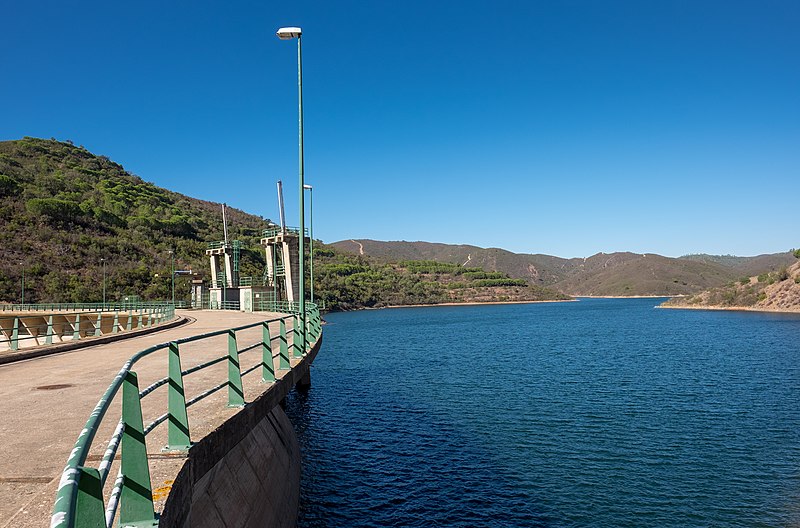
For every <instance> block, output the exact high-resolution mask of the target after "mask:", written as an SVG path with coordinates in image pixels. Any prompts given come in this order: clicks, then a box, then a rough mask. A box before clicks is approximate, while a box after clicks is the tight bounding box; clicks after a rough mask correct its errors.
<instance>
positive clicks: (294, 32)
mask: <svg viewBox="0 0 800 528" xmlns="http://www.w3.org/2000/svg"><path fill="white" fill-rule="evenodd" d="M302 33H303V31H302V30H301V29H300V28H299V27H283V28H280V29H278V32H277V35H278V38H279V39H281V40H291V39H294V38H296V39H297V100H298V131H299V147H300V155H299V158H300V159H299V161H300V182H299V183H300V187H299V190H300V193H299V194H300V249H299V253H300V254H299V255H298V257H299V259H298V260H299V265H300V270H299V273H300V335H301V336H302V337H303V352H304V353H305V350H306V292H305V286H306V281H305V237H306V229H305V204H304V203H303V194H304V193H303V185H304V184H303V45H302V39H301V35H302Z"/></svg>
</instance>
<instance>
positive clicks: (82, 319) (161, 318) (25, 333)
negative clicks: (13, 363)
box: [0, 304, 175, 351]
mask: <svg viewBox="0 0 800 528" xmlns="http://www.w3.org/2000/svg"><path fill="white" fill-rule="evenodd" d="M38 306H44V305H38ZM107 308H108V305H106V306H105V307H103V308H101V309H99V310H91V311H89V310H87V311H78V312H66V313H64V312H60V311H58V310H41V311H40V310H20V311H21V312H25V313H18V314H16V315H8V316H4V315H0V346H2V345H3V344H6V346H7V347H8V349H9V350H12V351H17V350H19V348H20V345H21V344H22V346H26V345H31V346H38V345H51V344H53V340H54V339H55V340H57V341H60V342H63V341H65V340H69V341H76V340H78V339H82V338H85V337H97V336H101V335H106V334H116V333H119V332H124V331H126V330H133V329H138V328H149V327H152V326H154V325H158V324H160V323H162V322H165V321H169V320H172V319H174V318H175V308H174V307H173V306H172V305H168V304H161V305H154V306H147V307H144V306H140V307H138V308H135V309H131V308H122V309H120V308H116V309H114V310H110V309H107ZM41 312H50V313H48V314H45V313H41ZM53 312H57V313H53ZM112 312H113V316H112Z"/></svg>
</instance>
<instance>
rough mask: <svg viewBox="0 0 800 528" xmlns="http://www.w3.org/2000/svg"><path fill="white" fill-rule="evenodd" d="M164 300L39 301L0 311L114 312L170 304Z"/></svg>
mask: <svg viewBox="0 0 800 528" xmlns="http://www.w3.org/2000/svg"><path fill="white" fill-rule="evenodd" d="M169 305H170V303H169V302H166V301H163V302H117V303H39V304H0V312H55V311H59V312H60V311H71V312H89V311H91V312H101V311H102V312H114V311H118V310H138V309H139V308H153V307H158V306H169Z"/></svg>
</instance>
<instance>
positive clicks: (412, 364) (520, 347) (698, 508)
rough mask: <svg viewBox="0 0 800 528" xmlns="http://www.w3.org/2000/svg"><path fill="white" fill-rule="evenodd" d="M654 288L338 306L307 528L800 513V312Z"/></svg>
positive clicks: (308, 490) (300, 412)
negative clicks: (660, 294)
mask: <svg viewBox="0 0 800 528" xmlns="http://www.w3.org/2000/svg"><path fill="white" fill-rule="evenodd" d="M654 304H656V302H654V301H653V300H647V299H638V300H585V301H581V302H580V303H566V304H545V305H527V306H477V307H452V308H450V307H448V308H444V307H441V308H416V309H397V310H381V311H367V312H356V313H344V314H331V315H329V316H328V319H329V320H330V321H331V323H333V324H330V325H329V326H327V327H326V328H325V346H324V348H323V351H322V352H321V353H320V355H319V356H318V358H317V360H316V363H315V365H314V367H313V371H312V377H313V386H312V389H311V391H310V392H309V393H308V394H305V395H303V394H298V393H293V394H291V395H290V397H289V399H288V406H287V412H288V414H289V415H290V418H291V419H292V421H293V423H294V424H295V427H296V428H297V431H298V438H299V440H300V443H301V447H302V451H303V464H304V467H303V482H302V490H301V493H302V496H301V511H300V519H299V526H301V527H309V528H310V527H315V528H316V527H327V526H331V527H339V526H359V527H360V526H363V527H373V526H374V527H383V526H408V527H416V526H419V527H423V526H424V527H429V526H454V527H462V526H463V527H468V526H469V527H472V526H487V527H495V526H496V527H501V526H502V527H507V526H542V527H573V526H574V527H584V526H624V527H628V526H629V527H641V526H654V527H656V526H657V527H662V526H666V527H669V526H675V527H685V526H796V525H800V508H799V507H798V505H800V392H799V391H798V389H799V388H800V317H796V316H783V315H776V314H754V313H720V312H698V311H687V312H683V311H674V310H654V309H653V306H654Z"/></svg>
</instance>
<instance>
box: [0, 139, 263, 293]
mask: <svg viewBox="0 0 800 528" xmlns="http://www.w3.org/2000/svg"><path fill="white" fill-rule="evenodd" d="M0 223H2V229H0V244H2V248H3V258H2V259H0V300H2V301H16V302H19V300H20V296H21V279H22V271H23V269H24V271H25V301H26V302H90V301H99V300H101V298H102V266H101V259H106V273H107V288H108V293H107V298H108V299H109V300H113V299H119V298H120V297H121V296H123V295H126V294H139V295H141V296H142V297H143V298H145V299H167V298H168V296H169V291H170V281H169V276H170V266H171V262H170V259H171V257H170V254H169V250H174V251H175V267H176V269H192V270H194V271H196V272H199V273H200V274H201V275H208V270H207V268H208V262H207V261H206V259H205V249H206V243H207V242H210V241H214V240H221V239H222V237H223V228H222V213H221V207H220V204H216V203H211V202H205V201H202V200H196V199H194V198H190V197H188V196H184V195H182V194H178V193H175V192H172V191H168V190H166V189H162V188H160V187H157V186H155V185H153V184H152V183H148V182H146V181H144V180H142V179H141V178H139V177H137V176H134V175H132V174H130V173H128V172H126V171H125V169H124V168H123V167H122V166H121V165H119V164H117V163H114V162H113V161H111V160H109V159H108V158H106V157H104V156H96V155H94V154H92V153H91V152H89V151H87V150H86V149H84V148H82V147H77V146H74V145H72V144H70V143H64V142H59V141H55V140H42V139H34V138H25V139H22V140H18V141H4V142H0ZM264 224H265V221H264V219H262V218H259V217H257V216H254V215H250V214H247V213H244V212H243V211H239V210H237V209H232V208H229V209H228V226H229V231H230V236H231V238H236V239H240V240H242V241H243V243H244V245H245V247H246V248H247V249H245V250H244V251H243V254H242V274H243V275H258V274H260V273H261V272H262V270H263V267H264V254H263V251H262V250H260V248H259V245H258V242H259V236H260V233H261V231H260V230H261V229H262V228H263V226H264ZM187 280H188V279H187V278H179V279H178V286H177V287H176V290H177V291H176V293H177V295H178V298H186V297H187V295H188V285H187Z"/></svg>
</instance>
